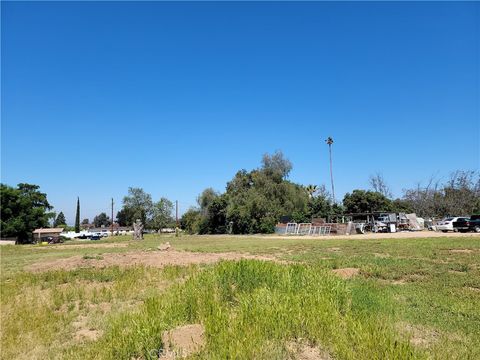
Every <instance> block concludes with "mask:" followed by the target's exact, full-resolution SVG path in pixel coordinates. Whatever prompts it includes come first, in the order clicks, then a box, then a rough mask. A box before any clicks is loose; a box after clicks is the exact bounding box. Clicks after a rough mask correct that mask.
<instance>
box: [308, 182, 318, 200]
mask: <svg viewBox="0 0 480 360" xmlns="http://www.w3.org/2000/svg"><path fill="white" fill-rule="evenodd" d="M317 190H318V186H317V185H307V186H306V187H305V191H306V192H307V194H308V197H309V198H310V199H311V198H312V197H313V194H315V193H316V192H317Z"/></svg>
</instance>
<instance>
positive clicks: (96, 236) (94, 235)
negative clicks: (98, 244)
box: [90, 234, 102, 240]
mask: <svg viewBox="0 0 480 360" xmlns="http://www.w3.org/2000/svg"><path fill="white" fill-rule="evenodd" d="M101 238H102V236H101V235H100V234H93V235H92V236H90V240H100V239H101Z"/></svg>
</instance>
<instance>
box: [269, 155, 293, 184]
mask: <svg viewBox="0 0 480 360" xmlns="http://www.w3.org/2000/svg"><path fill="white" fill-rule="evenodd" d="M262 169H263V170H265V171H267V172H270V173H272V174H277V175H279V176H281V177H282V178H284V179H285V178H287V177H288V175H289V174H290V171H291V170H292V163H291V162H290V160H288V159H287V158H285V156H284V155H283V152H281V151H280V150H276V151H275V152H274V153H273V154H272V155H270V154H264V155H263V157H262Z"/></svg>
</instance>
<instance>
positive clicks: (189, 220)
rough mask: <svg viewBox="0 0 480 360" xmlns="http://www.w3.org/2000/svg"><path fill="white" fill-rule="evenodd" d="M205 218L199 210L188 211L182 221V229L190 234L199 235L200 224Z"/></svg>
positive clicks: (191, 209)
mask: <svg viewBox="0 0 480 360" xmlns="http://www.w3.org/2000/svg"><path fill="white" fill-rule="evenodd" d="M202 220H203V217H202V215H201V213H200V210H199V209H196V208H190V209H188V210H187V211H186V212H185V213H184V214H183V215H182V217H181V219H180V227H181V228H182V229H183V230H185V231H186V232H187V233H189V234H198V233H199V232H200V223H201V222H202Z"/></svg>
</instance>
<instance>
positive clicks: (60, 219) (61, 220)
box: [53, 211, 67, 227]
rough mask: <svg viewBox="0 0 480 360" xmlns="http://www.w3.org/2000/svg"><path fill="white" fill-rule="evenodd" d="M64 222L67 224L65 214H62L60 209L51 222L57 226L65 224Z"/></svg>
mask: <svg viewBox="0 0 480 360" xmlns="http://www.w3.org/2000/svg"><path fill="white" fill-rule="evenodd" d="M66 224H67V220H66V219H65V215H64V214H63V212H62V211H60V213H59V214H58V215H57V218H56V219H55V221H54V223H53V226H55V227H57V226H60V225H66Z"/></svg>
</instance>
